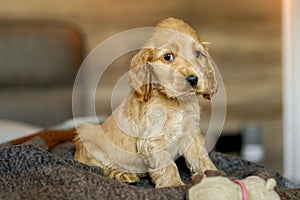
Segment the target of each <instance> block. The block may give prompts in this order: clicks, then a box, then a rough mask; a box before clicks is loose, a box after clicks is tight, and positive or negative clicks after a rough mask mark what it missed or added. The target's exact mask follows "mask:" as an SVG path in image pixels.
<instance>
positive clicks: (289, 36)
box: [282, 0, 300, 182]
mask: <svg viewBox="0 0 300 200" xmlns="http://www.w3.org/2000/svg"><path fill="white" fill-rule="evenodd" d="M282 2H283V7H282V28H283V29H282V38H283V46H282V47H283V48H282V55H283V57H282V58H283V59H282V61H283V115H284V116H283V117H284V122H283V124H284V125H283V130H284V174H285V176H287V177H289V178H291V179H292V180H294V181H296V182H300V1H299V0H282Z"/></svg>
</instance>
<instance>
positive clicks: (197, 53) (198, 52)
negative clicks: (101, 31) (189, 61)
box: [194, 50, 201, 58]
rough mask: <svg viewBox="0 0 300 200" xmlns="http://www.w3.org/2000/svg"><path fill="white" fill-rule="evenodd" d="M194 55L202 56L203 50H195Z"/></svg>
mask: <svg viewBox="0 0 300 200" xmlns="http://www.w3.org/2000/svg"><path fill="white" fill-rule="evenodd" d="M194 56H195V57H196V58H199V57H200V56H201V52H200V51H198V50H197V51H194Z"/></svg>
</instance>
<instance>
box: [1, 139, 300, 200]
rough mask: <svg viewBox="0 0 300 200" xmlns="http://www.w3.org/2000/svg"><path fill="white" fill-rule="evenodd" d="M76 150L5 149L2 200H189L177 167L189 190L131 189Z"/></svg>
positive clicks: (283, 185) (234, 165)
mask: <svg viewBox="0 0 300 200" xmlns="http://www.w3.org/2000/svg"><path fill="white" fill-rule="evenodd" d="M74 151H75V146H74V144H73V143H72V142H65V143H62V144H60V145H57V146H55V147H53V148H52V149H48V146H47V145H45V144H44V143H43V141H42V140H40V139H39V138H33V139H31V140H30V141H28V142H26V143H24V144H22V145H15V146H10V147H2V148H1V149H0V199H185V197H186V193H187V191H188V189H189V187H190V183H191V179H190V174H189V172H188V170H187V169H186V168H185V167H184V164H183V163H182V160H180V159H179V161H178V162H177V164H178V167H179V170H180V173H181V177H182V179H183V181H184V182H185V183H187V185H186V186H182V187H173V188H162V189H155V188H153V184H151V182H150V179H149V177H148V178H147V177H146V178H144V179H142V180H141V181H140V182H139V183H137V184H135V185H128V184H125V183H121V182H119V181H116V180H111V179H108V178H106V177H104V176H103V174H102V170H101V169H100V168H98V167H91V166H87V165H84V164H81V163H79V162H76V161H74V160H73V154H74ZM210 157H211V159H212V161H213V162H214V163H215V165H216V166H217V167H218V168H219V169H220V170H223V171H224V172H226V173H227V175H229V176H233V177H236V178H240V179H242V178H245V177H247V176H250V175H257V176H260V177H262V178H269V177H273V178H275V179H276V181H277V187H276V192H277V193H278V194H279V196H280V197H281V199H300V189H297V188H299V186H298V185H296V184H294V183H293V182H291V181H289V180H288V179H286V178H284V177H282V176H281V175H280V174H278V173H276V172H274V171H272V170H269V169H267V168H265V167H263V166H260V165H257V164H254V163H251V162H248V161H245V160H242V159H240V158H238V157H233V156H229V155H224V154H220V153H216V152H212V153H211V154H210Z"/></svg>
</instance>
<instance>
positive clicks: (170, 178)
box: [149, 162, 184, 188]
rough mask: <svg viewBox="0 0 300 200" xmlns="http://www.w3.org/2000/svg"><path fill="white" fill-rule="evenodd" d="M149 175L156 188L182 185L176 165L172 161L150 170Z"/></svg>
mask: <svg viewBox="0 0 300 200" xmlns="http://www.w3.org/2000/svg"><path fill="white" fill-rule="evenodd" d="M149 175H150V177H151V179H152V181H153V182H154V183H155V187H156V188H162V187H172V186H182V185H184V183H183V182H182V181H181V179H180V176H179V172H178V169H177V166H176V164H175V163H174V162H172V163H170V164H169V165H167V166H166V167H163V168H158V169H155V170H150V171H149Z"/></svg>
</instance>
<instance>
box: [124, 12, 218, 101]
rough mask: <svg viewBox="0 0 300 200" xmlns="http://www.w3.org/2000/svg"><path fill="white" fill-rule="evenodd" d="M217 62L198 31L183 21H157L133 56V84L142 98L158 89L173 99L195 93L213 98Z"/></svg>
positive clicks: (131, 75) (136, 92) (215, 88)
mask: <svg viewBox="0 0 300 200" xmlns="http://www.w3.org/2000/svg"><path fill="white" fill-rule="evenodd" d="M213 65H214V63H213V60H212V59H211V57H210V55H209V53H208V48H207V47H206V46H205V44H203V43H202V42H201V40H200V38H199V36H198V35H197V33H196V31H195V30H194V29H193V28H192V27H190V26H189V25H188V24H187V23H185V22H183V21H182V20H179V19H176V18H168V19H165V20H163V21H161V22H160V23H158V24H157V26H156V27H155V30H154V32H153V33H152V35H151V36H150V38H149V40H148V41H147V43H146V44H145V46H144V48H143V49H141V50H140V51H139V52H138V53H137V54H136V55H135V56H134V57H133V59H132V61H131V71H130V73H129V84H130V85H131V86H132V87H133V88H134V90H135V94H136V95H137V97H138V98H139V99H140V100H141V101H148V99H149V98H150V97H151V93H152V90H154V89H156V90H159V91H160V92H162V93H164V94H166V96H167V97H170V98H176V96H178V95H182V94H184V93H190V92H193V93H196V94H197V95H198V94H200V95H202V96H203V97H204V98H206V99H210V98H211V97H212V96H213V95H214V94H215V93H216V92H217V81H216V78H215V71H214V67H213Z"/></svg>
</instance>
